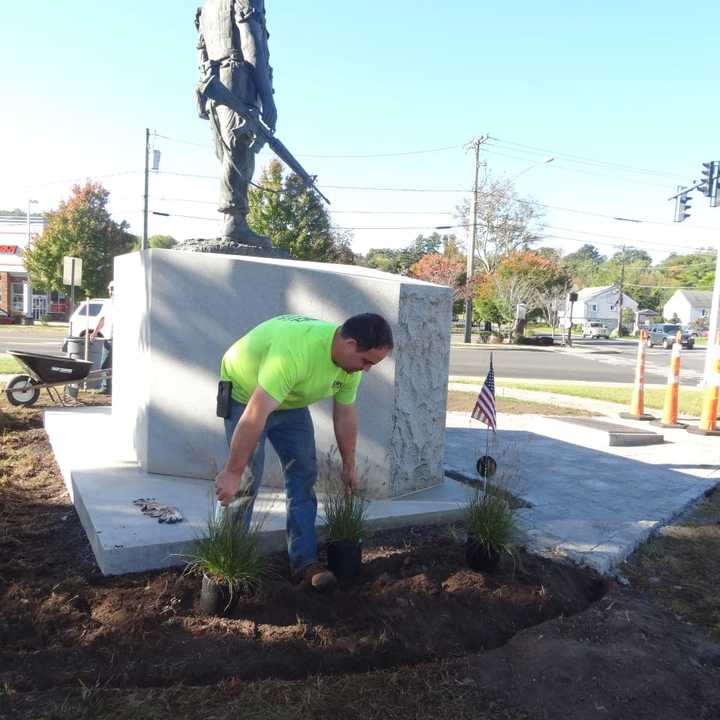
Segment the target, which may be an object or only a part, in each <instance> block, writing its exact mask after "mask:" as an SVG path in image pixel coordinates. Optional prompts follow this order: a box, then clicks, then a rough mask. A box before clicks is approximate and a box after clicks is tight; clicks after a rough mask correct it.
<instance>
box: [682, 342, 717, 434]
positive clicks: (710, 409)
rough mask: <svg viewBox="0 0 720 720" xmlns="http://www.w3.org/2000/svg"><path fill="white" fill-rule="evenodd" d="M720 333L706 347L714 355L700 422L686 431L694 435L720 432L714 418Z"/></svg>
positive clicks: (715, 412) (715, 413)
mask: <svg viewBox="0 0 720 720" xmlns="http://www.w3.org/2000/svg"><path fill="white" fill-rule="evenodd" d="M719 341H720V333H718V337H717V338H716V339H715V345H714V346H713V347H712V348H708V349H707V351H708V352H713V353H714V355H715V357H714V358H713V372H712V375H711V377H710V382H709V383H708V384H707V386H706V388H705V395H704V396H703V408H702V414H701V415H700V423H699V424H698V426H697V427H689V428H688V429H687V431H688V432H689V433H693V434H695V435H720V432H719V431H718V430H717V429H716V419H717V410H718V383H720V345H719V344H718V343H719Z"/></svg>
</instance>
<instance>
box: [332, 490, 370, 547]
mask: <svg viewBox="0 0 720 720" xmlns="http://www.w3.org/2000/svg"><path fill="white" fill-rule="evenodd" d="M368 505H369V503H368V501H367V500H366V499H365V498H364V497H362V496H361V495H358V494H357V493H353V494H352V495H348V494H347V493H346V492H345V489H344V488H341V489H339V490H338V491H337V492H333V493H329V494H328V495H325V496H324V497H323V513H324V515H325V523H326V525H327V529H326V532H327V539H328V541H329V542H337V543H349V544H356V543H359V542H362V539H363V534H364V529H365V516H366V514H367V509H368Z"/></svg>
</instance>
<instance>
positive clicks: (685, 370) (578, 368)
mask: <svg viewBox="0 0 720 720" xmlns="http://www.w3.org/2000/svg"><path fill="white" fill-rule="evenodd" d="M573 347H574V348H575V350H562V349H559V348H558V349H553V350H551V351H548V350H543V349H535V348H512V349H506V348H505V347H502V348H500V349H497V348H496V349H495V350H494V352H493V366H494V368H495V375H496V376H497V377H501V378H534V379H538V380H558V381H562V380H573V381H583V380H584V381H591V382H621V383H622V382H625V383H631V382H633V380H634V378H635V362H636V360H637V343H631V342H624V341H617V340H586V341H580V340H574V341H573ZM491 350H493V348H492V347H491V346H478V345H474V346H471V347H467V348H465V347H458V346H457V345H454V346H453V347H452V348H451V350H450V374H451V375H461V376H477V377H484V376H485V374H486V373H487V368H488V364H489V358H490V351H491ZM579 351H582V352H579ZM704 363H705V349H704V348H698V349H693V350H683V353H682V362H681V372H680V383H681V384H682V385H685V386H688V387H695V386H696V385H697V384H698V381H699V380H700V379H701V378H702V374H703V366H704ZM669 364H670V350H663V349H662V348H649V349H648V350H647V351H646V356H645V382H646V383H658V384H664V383H665V382H666V381H667V373H668V366H669Z"/></svg>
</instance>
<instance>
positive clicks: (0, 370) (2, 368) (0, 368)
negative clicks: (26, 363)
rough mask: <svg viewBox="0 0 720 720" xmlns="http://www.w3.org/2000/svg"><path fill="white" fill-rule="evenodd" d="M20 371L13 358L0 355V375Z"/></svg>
mask: <svg viewBox="0 0 720 720" xmlns="http://www.w3.org/2000/svg"><path fill="white" fill-rule="evenodd" d="M19 372H20V365H18V363H17V361H16V360H15V358H13V357H10V355H4V354H3V355H0V375H10V374H14V373H19Z"/></svg>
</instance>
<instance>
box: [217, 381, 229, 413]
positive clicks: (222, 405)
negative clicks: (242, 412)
mask: <svg viewBox="0 0 720 720" xmlns="http://www.w3.org/2000/svg"><path fill="white" fill-rule="evenodd" d="M231 397H232V383H231V382H230V381H229V380H221V381H220V382H219V383H218V392H217V408H216V410H215V413H216V415H217V416H218V417H219V418H229V417H230V399H231Z"/></svg>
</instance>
